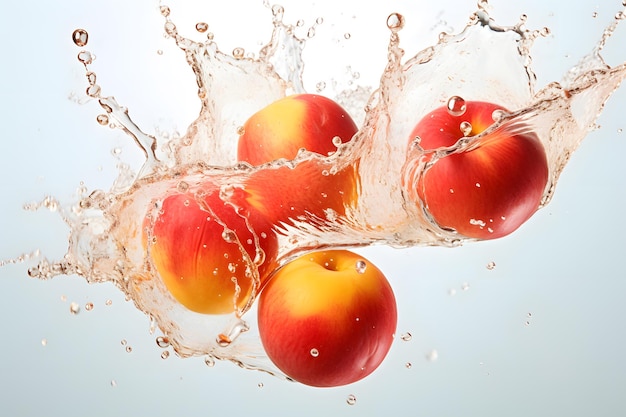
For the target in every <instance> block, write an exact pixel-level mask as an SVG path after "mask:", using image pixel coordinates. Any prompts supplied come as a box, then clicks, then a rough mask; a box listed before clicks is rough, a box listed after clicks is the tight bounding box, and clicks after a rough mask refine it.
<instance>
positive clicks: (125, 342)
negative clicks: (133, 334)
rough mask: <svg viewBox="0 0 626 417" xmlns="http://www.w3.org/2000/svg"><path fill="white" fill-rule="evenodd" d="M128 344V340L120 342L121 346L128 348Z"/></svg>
mask: <svg viewBox="0 0 626 417" xmlns="http://www.w3.org/2000/svg"><path fill="white" fill-rule="evenodd" d="M127 343H128V342H127V341H126V339H122V340H120V344H121V345H122V346H126V344H127Z"/></svg>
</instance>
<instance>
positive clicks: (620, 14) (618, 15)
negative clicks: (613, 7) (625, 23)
mask: <svg viewBox="0 0 626 417" xmlns="http://www.w3.org/2000/svg"><path fill="white" fill-rule="evenodd" d="M625 6H626V4H625ZM624 19H626V13H624V12H617V13H615V20H624Z"/></svg>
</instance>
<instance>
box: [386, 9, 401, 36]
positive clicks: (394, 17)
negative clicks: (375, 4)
mask: <svg viewBox="0 0 626 417" xmlns="http://www.w3.org/2000/svg"><path fill="white" fill-rule="evenodd" d="M387 27H388V28H389V29H390V30H391V31H392V32H394V33H395V32H398V31H399V30H400V29H402V28H403V27H404V16H402V15H401V14H400V13H391V14H390V15H389V17H387Z"/></svg>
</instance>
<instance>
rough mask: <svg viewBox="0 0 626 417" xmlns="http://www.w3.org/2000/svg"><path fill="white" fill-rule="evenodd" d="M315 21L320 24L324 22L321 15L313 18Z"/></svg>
mask: <svg viewBox="0 0 626 417" xmlns="http://www.w3.org/2000/svg"><path fill="white" fill-rule="evenodd" d="M315 23H316V24H318V25H321V24H322V23H324V18H323V17H321V16H320V17H318V18H317V19H315Z"/></svg>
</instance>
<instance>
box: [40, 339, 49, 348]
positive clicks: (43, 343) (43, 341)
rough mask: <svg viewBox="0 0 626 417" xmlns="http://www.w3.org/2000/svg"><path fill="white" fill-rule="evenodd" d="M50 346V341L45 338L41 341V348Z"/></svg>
mask: <svg viewBox="0 0 626 417" xmlns="http://www.w3.org/2000/svg"><path fill="white" fill-rule="evenodd" d="M47 345H48V339H46V338H43V339H41V346H43V347H46V346H47Z"/></svg>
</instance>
